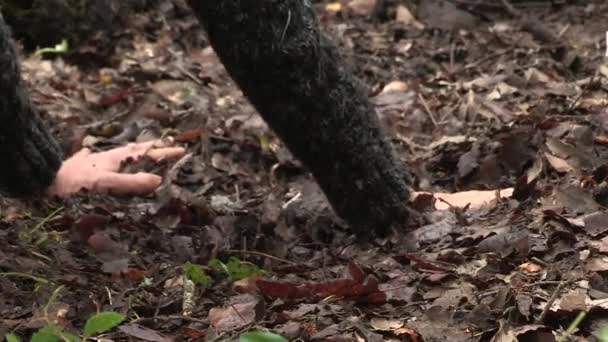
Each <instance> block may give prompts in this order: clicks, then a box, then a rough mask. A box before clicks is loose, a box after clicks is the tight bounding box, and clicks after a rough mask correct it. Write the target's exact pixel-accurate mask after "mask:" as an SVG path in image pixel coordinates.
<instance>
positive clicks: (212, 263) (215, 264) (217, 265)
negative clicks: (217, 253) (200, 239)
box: [207, 258, 230, 275]
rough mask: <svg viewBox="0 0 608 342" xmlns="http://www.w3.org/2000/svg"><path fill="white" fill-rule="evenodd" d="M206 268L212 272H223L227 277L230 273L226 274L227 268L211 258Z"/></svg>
mask: <svg viewBox="0 0 608 342" xmlns="http://www.w3.org/2000/svg"><path fill="white" fill-rule="evenodd" d="M207 266H209V267H211V268H213V269H214V270H217V271H220V272H224V273H226V274H227V275H230V272H228V267H226V264H224V263H223V262H222V261H221V260H220V259H216V258H213V259H211V260H209V263H208V264H207Z"/></svg>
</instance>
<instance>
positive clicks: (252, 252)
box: [227, 249, 299, 265]
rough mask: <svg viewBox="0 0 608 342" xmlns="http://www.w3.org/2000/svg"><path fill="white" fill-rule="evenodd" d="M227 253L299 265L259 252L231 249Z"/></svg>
mask: <svg viewBox="0 0 608 342" xmlns="http://www.w3.org/2000/svg"><path fill="white" fill-rule="evenodd" d="M227 252H228V253H239V254H249V255H257V256H261V257H264V258H268V259H272V260H275V261H280V262H283V263H286V264H290V265H299V264H298V263H296V262H293V261H289V260H285V259H281V258H279V257H275V256H273V255H270V254H266V253H262V252H257V251H245V250H236V249H229V250H228V251H227Z"/></svg>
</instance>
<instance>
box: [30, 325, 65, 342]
mask: <svg viewBox="0 0 608 342" xmlns="http://www.w3.org/2000/svg"><path fill="white" fill-rule="evenodd" d="M62 332H63V327H61V326H59V325H56V324H51V325H47V326H44V327H42V328H40V329H38V331H36V332H35V333H34V335H32V339H31V340H30V342H59V336H61V333H62Z"/></svg>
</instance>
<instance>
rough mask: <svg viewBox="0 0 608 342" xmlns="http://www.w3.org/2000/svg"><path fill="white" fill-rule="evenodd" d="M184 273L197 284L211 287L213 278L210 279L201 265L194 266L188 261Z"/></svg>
mask: <svg viewBox="0 0 608 342" xmlns="http://www.w3.org/2000/svg"><path fill="white" fill-rule="evenodd" d="M184 271H185V272H186V277H187V278H188V279H190V280H192V281H193V282H194V283H195V284H199V285H202V286H203V287H205V288H208V287H209V286H211V277H209V276H208V275H207V274H206V273H205V271H203V269H202V268H201V267H200V266H199V265H196V264H192V263H190V262H189V261H188V262H186V263H185V264H184Z"/></svg>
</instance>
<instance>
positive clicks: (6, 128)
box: [0, 14, 62, 197]
mask: <svg viewBox="0 0 608 342" xmlns="http://www.w3.org/2000/svg"><path fill="white" fill-rule="evenodd" d="M61 161H62V159H61V151H60V149H59V146H58V144H57V142H56V141H55V140H54V139H53V137H52V136H51V135H50V134H49V132H48V130H47V129H46V127H45V126H44V124H43V122H42V121H41V120H40V117H39V116H38V113H37V111H36V109H35V108H34V107H33V105H32V103H31V101H30V98H29V95H28V92H27V90H26V88H25V85H24V83H23V80H22V79H21V75H20V70H19V62H18V60H17V53H16V49H15V46H14V44H13V42H12V40H11V35H10V32H9V28H8V26H7V25H6V23H5V22H4V18H2V15H1V14H0V191H1V192H3V193H4V194H6V195H11V196H19V197H23V196H31V195H35V194H38V193H41V192H43V191H44V190H45V189H46V188H48V187H49V185H50V184H51V183H52V181H53V179H54V178H55V175H56V173H57V170H58V169H59V166H60V165H61Z"/></svg>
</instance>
